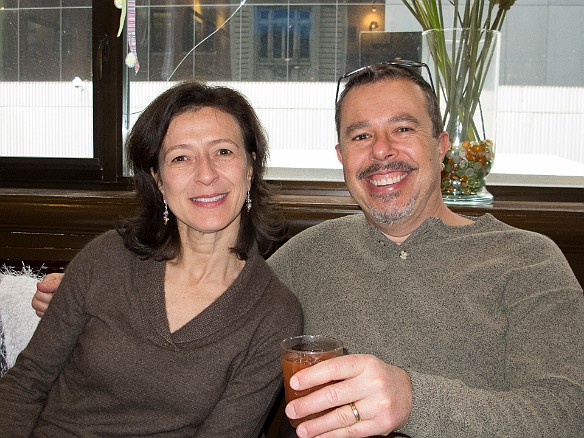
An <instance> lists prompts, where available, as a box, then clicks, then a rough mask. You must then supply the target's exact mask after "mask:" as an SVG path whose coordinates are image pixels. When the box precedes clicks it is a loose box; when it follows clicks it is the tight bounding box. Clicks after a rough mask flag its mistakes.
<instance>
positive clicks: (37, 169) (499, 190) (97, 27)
mask: <svg viewBox="0 0 584 438" xmlns="http://www.w3.org/2000/svg"><path fill="white" fill-rule="evenodd" d="M118 25H119V10H118V9H117V8H116V7H115V6H114V4H113V2H103V1H100V0H94V1H93V2H92V29H93V30H92V61H91V62H92V79H93V150H94V158H88V159H80V158H23V157H0V187H11V188H15V187H17V188H29V189H36V188H52V189H71V190H75V191H78V190H104V189H105V190H108V189H112V190H128V191H129V190H131V181H130V178H128V177H125V176H124V163H123V139H122V124H123V117H122V116H123V111H124V107H125V105H126V101H125V96H124V92H123V90H124V80H125V79H124V74H123V69H124V65H123V58H124V44H125V38H124V36H121V37H117V36H116V34H117V31H118ZM103 127H107V129H103ZM273 181H274V182H275V183H276V184H277V185H280V186H281V187H282V189H283V192H284V193H293V194H298V195H302V194H304V195H305V196H313V195H317V196H322V197H323V198H322V199H326V198H327V197H328V196H335V195H336V194H338V193H339V192H342V193H347V192H346V187H345V185H344V183H343V182H327V181H314V180H312V181H308V180H307V181H293V180H287V179H285V178H284V179H278V180H273ZM487 187H488V189H489V191H491V193H493V195H494V196H495V202H496V201H497V200H498V199H503V200H505V201H509V200H517V201H533V202H541V201H549V200H553V201H556V202H568V203H582V200H583V199H584V196H583V194H584V187H545V186H543V185H535V186H516V185H498V184H497V185H490V184H488V183H487ZM72 193H73V192H72Z"/></svg>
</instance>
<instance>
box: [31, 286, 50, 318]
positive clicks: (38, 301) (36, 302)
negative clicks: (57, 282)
mask: <svg viewBox="0 0 584 438" xmlns="http://www.w3.org/2000/svg"><path fill="white" fill-rule="evenodd" d="M52 297H53V293H52V292H49V293H46V292H41V291H40V290H38V289H37V291H36V292H35V294H34V296H33V297H32V303H31V305H32V308H33V309H34V310H35V311H36V314H37V315H38V316H40V317H42V316H43V315H44V313H45V312H46V311H47V308H48V307H49V302H50V301H51V298H52Z"/></svg>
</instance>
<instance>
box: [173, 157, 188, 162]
mask: <svg viewBox="0 0 584 438" xmlns="http://www.w3.org/2000/svg"><path fill="white" fill-rule="evenodd" d="M186 160H187V157H186V156H185V155H179V156H178V157H174V158H173V159H172V160H171V161H172V162H177V161H186Z"/></svg>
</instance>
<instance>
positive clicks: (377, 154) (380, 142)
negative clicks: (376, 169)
mask: <svg viewBox="0 0 584 438" xmlns="http://www.w3.org/2000/svg"><path fill="white" fill-rule="evenodd" d="M397 153H398V152H397V149H396V145H395V142H394V141H392V139H391V138H389V137H385V136H379V137H377V138H376V139H375V141H374V143H373V145H372V146H371V158H372V159H374V160H379V161H383V160H385V159H387V158H389V157H392V156H395V155H397Z"/></svg>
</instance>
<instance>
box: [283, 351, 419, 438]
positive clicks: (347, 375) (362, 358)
mask: <svg viewBox="0 0 584 438" xmlns="http://www.w3.org/2000/svg"><path fill="white" fill-rule="evenodd" d="M328 382H334V383H332V384H330V385H328V386H325V387H324V388H322V389H320V390H318V391H315V392H313V393H311V394H309V395H307V396H305V397H302V398H298V399H296V400H293V401H291V402H290V403H288V405H287V406H286V415H287V416H288V417H290V418H302V417H305V416H306V415H309V414H313V413H316V412H322V411H325V410H327V409H330V408H336V409H334V410H333V411H331V412H329V413H327V414H325V415H323V416H321V417H318V418H315V419H313V420H309V421H306V422H304V423H301V424H300V425H299V426H298V427H297V428H296V434H297V435H298V436H299V437H301V438H309V437H315V436H319V437H323V438H325V437H328V438H333V437H334V438H340V437H368V436H372V435H388V434H389V433H390V432H392V431H394V430H396V429H399V428H400V427H402V426H403V425H404V424H405V423H406V421H407V420H408V418H409V416H410V413H411V410H412V384H411V382H410V378H409V376H408V373H407V372H406V371H405V370H403V369H401V368H398V367H396V366H393V365H388V364H386V363H385V362H382V361H381V360H379V359H377V358H376V357H375V356H371V355H357V354H354V355H348V356H341V357H337V358H333V359H329V360H325V361H324V362H321V363H318V364H316V365H313V366H311V367H308V368H305V369H303V370H302V371H299V372H298V373H296V374H295V375H293V376H292V378H291V379H290V386H291V387H293V389H295V390H303V389H307V388H310V387H312V386H316V385H321V384H324V383H328ZM351 402H352V403H354V406H355V408H356V409H357V412H358V415H359V416H360V421H359V422H358V421H357V416H356V414H355V413H354V412H353V409H352V407H351V406H349V403H351Z"/></svg>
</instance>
